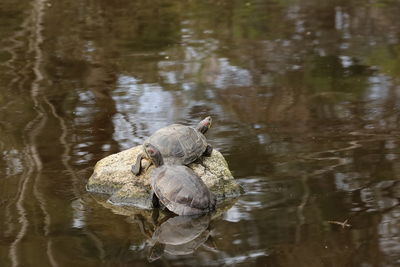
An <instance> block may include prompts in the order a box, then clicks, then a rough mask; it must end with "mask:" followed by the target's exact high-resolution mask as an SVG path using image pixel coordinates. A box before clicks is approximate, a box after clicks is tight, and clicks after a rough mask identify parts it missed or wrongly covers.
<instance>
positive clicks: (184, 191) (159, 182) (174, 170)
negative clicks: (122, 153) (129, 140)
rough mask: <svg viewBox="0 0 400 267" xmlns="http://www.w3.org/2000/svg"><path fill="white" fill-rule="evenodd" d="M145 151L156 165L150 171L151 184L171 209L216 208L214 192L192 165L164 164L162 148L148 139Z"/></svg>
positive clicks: (177, 211)
mask: <svg viewBox="0 0 400 267" xmlns="http://www.w3.org/2000/svg"><path fill="white" fill-rule="evenodd" d="M144 151H145V153H146V155H147V157H148V158H149V159H150V160H151V161H152V162H153V164H154V165H155V167H156V168H155V169H153V170H152V172H151V173H150V184H151V187H152V189H153V191H154V194H155V196H156V197H157V199H158V201H159V202H161V204H163V205H164V206H165V207H166V208H167V209H168V210H170V211H172V212H173V213H175V214H178V215H196V214H204V213H208V212H210V211H213V210H214V209H215V204H216V199H215V196H214V195H213V194H212V193H211V192H210V190H209V189H208V188H207V186H206V185H205V184H204V182H203V180H201V178H200V177H199V176H197V175H196V174H195V173H194V172H193V171H192V169H190V168H189V167H187V166H185V165H169V164H164V161H163V157H162V155H161V153H160V151H159V150H158V149H157V148H156V147H155V146H153V145H152V144H149V143H145V144H144Z"/></svg>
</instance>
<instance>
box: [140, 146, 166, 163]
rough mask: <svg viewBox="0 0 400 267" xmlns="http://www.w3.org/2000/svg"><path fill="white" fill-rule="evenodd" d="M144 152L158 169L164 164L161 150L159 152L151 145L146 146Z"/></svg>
mask: <svg viewBox="0 0 400 267" xmlns="http://www.w3.org/2000/svg"><path fill="white" fill-rule="evenodd" d="M144 152H145V153H146V155H147V157H148V158H149V159H150V160H151V161H152V162H153V164H154V165H155V166H156V167H159V166H161V165H163V164H164V161H163V158H162V155H161V152H160V150H158V149H157V148H156V147H155V146H153V145H152V144H150V143H145V144H144Z"/></svg>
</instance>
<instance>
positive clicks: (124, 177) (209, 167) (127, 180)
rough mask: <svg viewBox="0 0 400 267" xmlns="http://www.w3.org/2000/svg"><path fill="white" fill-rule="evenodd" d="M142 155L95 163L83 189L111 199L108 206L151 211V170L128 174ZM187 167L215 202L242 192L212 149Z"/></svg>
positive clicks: (132, 152) (128, 152)
mask: <svg viewBox="0 0 400 267" xmlns="http://www.w3.org/2000/svg"><path fill="white" fill-rule="evenodd" d="M141 152H142V146H136V147H133V148H130V149H128V150H125V151H122V152H119V153H116V154H112V155H110V156H108V157H105V158H104V159H102V160H100V161H98V162H97V164H96V166H95V167H94V171H93V174H92V176H91V177H90V178H89V181H88V183H87V185H86V189H87V191H89V192H93V193H105V194H108V195H110V198H109V202H110V203H112V204H114V205H124V206H134V207H138V208H142V209H152V189H151V186H150V181H149V178H150V173H151V171H152V170H153V168H154V166H153V165H152V166H150V167H149V168H148V169H147V171H146V172H143V173H142V174H141V175H139V176H135V175H134V174H133V173H132V172H131V167H132V165H133V164H134V163H135V160H136V157H137V155H138V154H139V153H141ZM144 161H146V160H144ZM149 164H150V163H149V162H144V164H143V165H144V167H146V166H148V165H149ZM188 167H189V168H191V169H192V170H193V171H194V172H195V173H196V174H197V175H198V176H199V177H200V178H201V179H202V180H203V181H204V183H205V184H206V185H207V187H208V188H209V189H210V190H211V192H213V193H214V195H215V196H216V198H217V200H218V201H222V200H224V199H227V198H234V197H238V196H239V195H240V194H241V193H242V191H243V189H242V188H241V186H240V185H239V184H238V183H237V182H236V181H235V179H234V178H233V176H232V174H231V172H230V171H229V168H228V164H227V162H226V161H225V159H224V157H223V156H222V154H221V153H220V152H219V151H217V150H215V149H214V150H213V152H212V154H211V156H210V157H202V159H201V160H199V162H198V163H191V164H190V165H189V166H188Z"/></svg>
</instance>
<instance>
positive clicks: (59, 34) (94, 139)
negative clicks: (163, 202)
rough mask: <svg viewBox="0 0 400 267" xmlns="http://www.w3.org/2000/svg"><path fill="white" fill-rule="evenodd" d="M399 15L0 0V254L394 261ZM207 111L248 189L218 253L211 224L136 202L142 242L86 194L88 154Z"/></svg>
mask: <svg viewBox="0 0 400 267" xmlns="http://www.w3.org/2000/svg"><path fill="white" fill-rule="evenodd" d="M399 8H400V7H399V5H398V3H397V2H396V1H380V0H378V1H375V2H374V3H372V4H371V3H369V2H368V3H367V2H365V3H364V2H362V1H361V2H360V1H346V2H344V1H314V0H312V1H296V2H293V1H271V0H261V1H228V0H218V1H209V0H206V1H169V0H155V1H128V0H121V1H113V2H112V3H110V2H109V1H92V2H87V3H86V2H85V4H84V5H82V3H81V2H79V1H70V0H62V1H53V2H52V1H41V0H34V1H29V2H27V1H19V2H18V3H16V2H15V1H11V0H4V1H2V2H1V4H0V14H1V16H0V22H1V23H0V30H1V32H2V38H1V40H0V149H1V151H0V199H1V200H0V229H1V230H0V262H2V264H3V265H5V266H25V265H31V266H44V265H52V266H73V265H77V266H81V265H82V266H99V265H105V266H115V265H133V264H143V265H144V264H148V257H149V250H151V251H152V253H153V254H150V255H153V256H152V257H153V258H157V257H159V256H160V255H161V254H162V253H164V254H163V256H162V260H163V261H166V262H165V264H170V265H205V266H210V265H227V264H236V265H245V266H248V265H254V266H265V265H271V266H327V265H330V266H397V265H398V262H399V260H400V258H399V255H400V253H399V252H400V240H399V231H400V230H399V225H400V224H399V198H400V193H399V192H400V188H399V182H398V181H399V179H398V177H399V174H400V164H399V162H398V158H399V154H400V146H399V140H398V135H399V121H400V120H399V109H400V102H399V99H400V98H399V86H400V82H399V79H398V77H397V76H398V73H399V70H400V65H399V62H400V60H399V51H400V41H399V40H400V31H399V29H400V22H399V20H398V14H399V12H400V10H399ZM60 29H62V30H60ZM209 114H211V115H212V116H213V118H214V121H215V123H214V127H213V128H212V130H211V131H210V133H209V134H208V140H209V141H210V143H211V144H212V145H213V146H214V147H215V148H216V149H218V150H220V151H222V152H223V154H224V155H225V156H226V158H227V160H228V162H229V165H230V168H231V169H232V171H233V173H234V175H235V177H237V178H240V180H239V181H240V183H241V184H242V185H243V187H245V189H246V192H247V193H246V195H245V196H243V197H242V198H240V199H239V200H238V201H237V202H236V203H235V205H234V206H233V207H232V208H230V209H229V210H228V211H227V212H226V213H225V214H224V215H222V216H221V218H220V219H218V220H213V221H212V225H213V227H212V228H213V230H212V231H213V241H214V243H215V245H216V247H217V248H218V249H217V250H216V249H213V248H212V247H211V248H210V247H207V245H201V243H202V242H203V239H208V240H209V239H210V238H209V234H210V228H209V227H208V226H207V227H206V226H205V225H206V223H204V224H203V223H202V222H193V221H191V222H190V223H189V222H187V224H185V223H184V220H183V219H182V221H181V222H179V220H181V219H179V218H176V217H174V218H170V219H169V220H165V221H162V218H161V219H160V222H159V223H158V224H157V223H154V222H152V220H151V215H149V214H147V213H146V212H143V213H141V214H142V217H143V218H146V219H144V220H145V222H144V223H142V228H143V229H142V230H143V232H144V233H147V236H146V237H143V236H142V234H141V232H142V231H141V230H140V227H141V226H140V223H138V224H132V223H129V222H126V221H125V218H126V216H130V215H126V214H125V213H124V212H123V211H119V212H116V211H115V210H114V209H113V211H112V212H111V211H110V210H108V209H105V208H104V207H103V206H101V205H98V204H96V202H93V201H90V200H88V199H87V196H86V195H85V194H84V193H83V191H84V190H83V188H84V184H85V182H86V179H87V177H88V176H89V175H90V172H91V170H92V167H93V165H94V164H95V162H96V161H97V160H99V159H100V158H102V157H104V156H107V155H109V154H110V153H114V152H118V151H120V150H122V149H125V148H129V147H131V146H133V145H137V144H140V143H142V141H143V140H144V139H145V138H146V137H147V136H148V135H149V134H150V133H152V132H154V131H155V130H156V129H158V128H161V127H163V126H165V125H169V124H171V123H175V122H178V123H184V124H187V125H195V124H196V122H197V121H198V119H199V118H202V117H205V116H206V115H209ZM135 218H140V216H139V217H135ZM175 218H176V219H175ZM174 219H175V220H177V222H175V221H174ZM346 219H348V222H349V223H350V224H351V225H352V227H351V228H344V229H342V228H341V227H340V226H337V225H331V224H327V223H326V222H327V221H340V222H343V221H345V220H346ZM170 220H171V221H170ZM181 224H183V225H184V226H185V225H187V226H185V227H187V230H188V231H187V232H182V233H181V234H188V235H187V237H182V238H181V240H185V243H183V244H180V243H179V244H177V243H176V242H177V241H176V240H173V239H172V241H171V239H170V237H171V236H172V237H174V236H176V234H168V229H169V228H173V227H172V225H181ZM168 225H169V226H168ZM202 227H205V229H204V230H201V229H202ZM181 228H182V231H183V230H185V229H186V228H184V227H181ZM192 228H193V229H197V232H196V231H193V232H192V234H190V233H191V231H190V230H189V229H192ZM165 229H167V230H165ZM199 229H200V230H199ZM186 241H187V242H186ZM178 242H180V241H178ZM182 242H183V241H182ZM148 243H150V244H151V245H150V244H148ZM206 243H207V242H206ZM203 244H204V243H203ZM150 247H152V249H150ZM189 251H190V253H189V254H187V255H179V256H177V255H176V254H185V253H186V252H189ZM32 255H35V256H32ZM67 255H74V257H73V258H71V257H70V256H67ZM160 262H161V261H156V262H155V264H158V263H160Z"/></svg>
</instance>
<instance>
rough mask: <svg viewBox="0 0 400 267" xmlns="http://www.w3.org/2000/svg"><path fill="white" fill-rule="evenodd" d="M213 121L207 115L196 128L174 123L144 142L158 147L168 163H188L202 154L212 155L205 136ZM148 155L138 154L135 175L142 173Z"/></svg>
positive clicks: (133, 169)
mask: <svg viewBox="0 0 400 267" xmlns="http://www.w3.org/2000/svg"><path fill="white" fill-rule="evenodd" d="M211 122H212V119H211V117H207V118H205V119H204V120H202V121H201V122H200V123H199V124H198V125H197V127H196V128H193V127H190V126H185V125H182V124H172V125H169V126H167V127H164V128H161V129H159V130H157V131H156V132H155V133H154V134H153V135H151V136H150V137H149V138H148V139H147V140H145V142H144V143H150V144H152V145H154V146H155V147H157V148H158V149H159V150H160V152H161V155H162V156H163V159H164V161H165V162H166V163H168V164H181V165H188V164H190V163H192V162H194V161H195V160H197V159H198V158H200V157H201V156H210V155H211V152H212V147H211V146H210V145H209V144H208V143H207V140H206V137H205V136H204V134H205V133H206V132H207V130H208V129H209V128H210V127H211ZM146 157H147V155H146V153H140V154H139V155H138V156H137V159H136V163H135V164H134V165H133V166H132V172H133V173H134V174H135V175H139V174H140V172H141V169H142V165H141V162H142V158H146ZM149 166H150V165H149Z"/></svg>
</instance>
